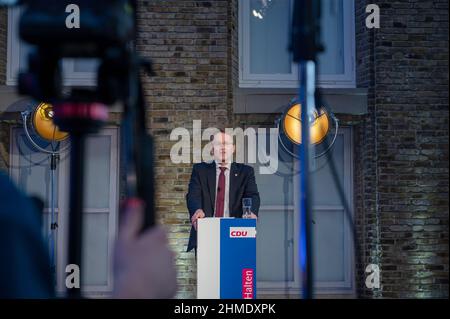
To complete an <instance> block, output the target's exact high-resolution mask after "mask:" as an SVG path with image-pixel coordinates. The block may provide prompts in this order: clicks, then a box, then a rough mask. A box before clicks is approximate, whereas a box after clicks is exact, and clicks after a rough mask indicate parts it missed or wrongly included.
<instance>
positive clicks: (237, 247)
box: [220, 219, 256, 299]
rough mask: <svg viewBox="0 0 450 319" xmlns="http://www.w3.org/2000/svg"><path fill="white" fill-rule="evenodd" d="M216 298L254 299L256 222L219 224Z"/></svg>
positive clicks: (228, 221)
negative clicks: (218, 291)
mask: <svg viewBox="0 0 450 319" xmlns="http://www.w3.org/2000/svg"><path fill="white" fill-rule="evenodd" d="M220 270H221V271H220V298H221V299H230V298H231V299H240V298H244V299H254V298H255V296H256V285H255V283H256V221H255V220H254V219H222V220H221V221H220Z"/></svg>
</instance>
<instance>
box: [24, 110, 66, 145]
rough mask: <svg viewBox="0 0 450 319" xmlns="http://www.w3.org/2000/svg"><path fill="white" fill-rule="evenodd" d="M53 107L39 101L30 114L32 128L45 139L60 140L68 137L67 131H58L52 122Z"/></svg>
mask: <svg viewBox="0 0 450 319" xmlns="http://www.w3.org/2000/svg"><path fill="white" fill-rule="evenodd" d="M53 114H54V113H53V107H52V105H51V104H47V103H40V104H39V105H38V106H37V108H36V109H35V110H34V112H33V115H32V120H33V128H34V130H35V131H36V133H37V134H38V135H39V137H41V138H43V139H44V140H46V141H49V142H51V141H56V142H60V141H63V140H65V139H66V138H67V137H69V134H68V133H67V132H63V131H60V130H59V129H58V127H57V126H56V125H55V124H54V123H53Z"/></svg>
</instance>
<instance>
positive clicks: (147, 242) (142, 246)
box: [113, 199, 177, 299]
mask: <svg viewBox="0 0 450 319" xmlns="http://www.w3.org/2000/svg"><path fill="white" fill-rule="evenodd" d="M143 206H144V205H143V202H142V201H141V200H139V199H131V200H128V202H127V204H125V205H124V212H123V216H122V217H123V218H122V221H121V224H120V227H119V236H118V239H117V242H116V245H115V254H114V295H113V296H114V298H139V299H143V298H152V299H153V298H154V299H162V298H172V297H173V296H174V295H175V293H176V281H177V279H176V270H175V266H174V253H173V252H172V251H171V250H169V248H168V245H167V236H166V232H165V231H164V230H163V229H162V228H161V227H159V226H155V227H152V228H150V229H148V230H146V231H144V232H141V229H142V225H143V221H144V207H143Z"/></svg>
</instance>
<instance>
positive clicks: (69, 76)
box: [6, 7, 96, 86]
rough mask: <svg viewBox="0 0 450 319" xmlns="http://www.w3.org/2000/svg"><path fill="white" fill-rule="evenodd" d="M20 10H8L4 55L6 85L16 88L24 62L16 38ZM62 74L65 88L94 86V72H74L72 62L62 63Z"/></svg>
mask: <svg viewBox="0 0 450 319" xmlns="http://www.w3.org/2000/svg"><path fill="white" fill-rule="evenodd" d="M21 10H22V9H21V8H17V7H16V8H8V35H7V42H8V43H7V53H6V61H7V63H6V85H10V86H16V85H17V81H18V73H19V70H20V69H21V67H22V66H23V65H25V63H26V61H22V60H21V57H22V53H21V52H22V51H23V49H24V47H23V45H22V42H21V41H20V40H19V37H18V28H17V26H18V23H19V19H20V13H21ZM62 69H63V73H64V75H65V78H64V83H63V84H64V85H65V86H94V85H96V72H76V71H75V63H74V61H71V60H68V61H64V62H63V66H62Z"/></svg>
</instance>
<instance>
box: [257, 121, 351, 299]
mask: <svg viewBox="0 0 450 319" xmlns="http://www.w3.org/2000/svg"><path fill="white" fill-rule="evenodd" d="M266 140H267V141H268V140H269V138H266ZM331 152H332V154H333V157H334V160H335V164H336V167H337V169H338V174H339V176H340V178H341V179H340V183H341V185H342V187H343V188H344V190H345V193H346V194H347V200H348V202H349V203H352V195H351V194H352V178H353V177H352V142H351V129H350V128H340V129H339V132H338V136H337V138H336V143H335V145H334V147H333V149H332V151H331ZM271 156H273V155H272V154H271ZM278 156H279V161H278V170H277V172H276V173H275V174H273V175H263V174H259V173H258V172H259V169H258V165H252V166H254V168H255V176H256V182H257V184H258V190H259V192H260V196H261V208H260V212H259V218H258V226H257V227H258V236H257V254H256V256H257V280H258V294H259V295H264V294H268V295H276V294H294V295H298V294H299V292H300V287H301V282H300V274H299V264H298V240H297V238H298V235H299V227H298V225H299V216H298V208H297V202H298V196H299V190H298V189H299V188H298V183H297V180H298V173H295V172H296V171H297V163H296V162H295V161H294V160H293V159H292V157H291V156H289V155H288V154H287V153H285V152H284V151H283V149H282V146H281V145H280V146H279V154H278ZM312 176H313V187H314V188H313V196H314V200H313V220H314V225H313V236H314V237H313V255H314V259H315V260H314V267H315V268H314V269H315V288H316V293H318V294H350V295H351V294H353V293H354V278H353V274H354V260H353V248H352V247H353V241H352V230H351V228H350V225H349V223H348V221H347V219H346V217H345V211H344V208H343V205H342V203H341V201H340V199H339V196H338V193H337V190H336V189H335V186H334V182H333V180H332V175H331V172H330V169H329V165H328V163H327V160H326V157H320V158H319V159H317V160H316V161H315V170H314V173H313V175H312Z"/></svg>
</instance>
